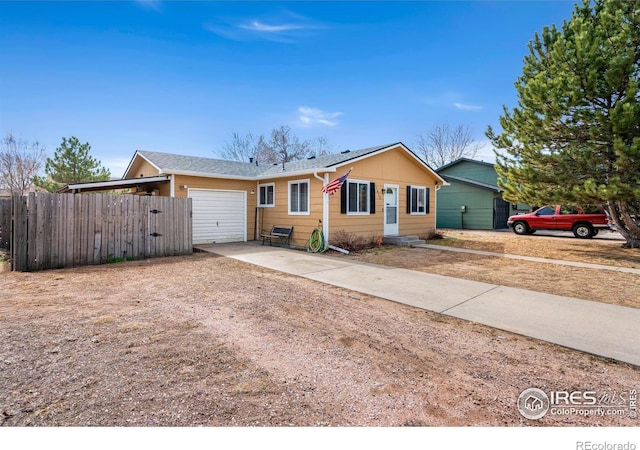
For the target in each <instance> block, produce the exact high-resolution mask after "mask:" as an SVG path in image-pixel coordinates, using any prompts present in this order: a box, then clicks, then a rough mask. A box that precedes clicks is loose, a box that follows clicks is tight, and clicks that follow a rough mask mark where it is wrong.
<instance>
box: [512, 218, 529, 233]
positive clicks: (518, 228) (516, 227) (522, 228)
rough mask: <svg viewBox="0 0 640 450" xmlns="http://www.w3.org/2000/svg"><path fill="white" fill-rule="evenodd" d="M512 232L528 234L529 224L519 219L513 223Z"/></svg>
mask: <svg viewBox="0 0 640 450" xmlns="http://www.w3.org/2000/svg"><path fill="white" fill-rule="evenodd" d="M513 232H514V233H515V234H528V233H529V225H527V222H523V221H521V220H519V221H518V222H516V223H514V224H513Z"/></svg>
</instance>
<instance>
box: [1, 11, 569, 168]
mask: <svg viewBox="0 0 640 450" xmlns="http://www.w3.org/2000/svg"><path fill="white" fill-rule="evenodd" d="M573 4H574V2H565V1H532V2H527V1H474V2H470V1H446V2H445V1H443V2H438V1H422V2H419V1H411V2H365V1H356V2H339V1H332V2H309V1H298V2H269V1H258V2H207V1H195V2H178V1H174V2H165V1H133V2H125V1H110V2H94V1H87V2H80V1H71V2H50V1H48V2H31V1H23V2H6V1H0V58H1V59H0V61H2V66H3V69H2V70H1V71H0V133H1V134H2V137H4V135H6V133H7V132H13V133H14V134H17V135H20V136H22V138H23V139H26V140H29V141H32V140H36V139H37V140H39V141H40V142H41V143H42V144H44V145H45V146H46V148H47V151H48V153H49V156H51V155H53V152H54V150H55V149H56V147H58V146H59V145H60V143H61V140H62V137H63V136H65V137H70V136H76V137H78V138H79V139H80V140H81V141H82V142H89V143H90V144H91V148H92V154H93V155H94V156H95V157H96V158H98V159H99V160H101V161H102V162H103V164H104V165H105V166H107V167H108V168H109V169H110V170H111V172H112V175H113V176H118V177H120V176H122V175H123V172H124V169H125V168H126V165H127V164H128V162H129V160H130V159H131V157H132V155H133V153H134V152H135V150H138V149H140V150H153V151H165V152H175V153H181V154H187V155H197V156H210V157H218V156H219V154H218V153H217V152H218V151H219V150H220V148H221V146H222V145H223V143H224V142H225V140H229V138H230V136H231V132H232V131H233V130H235V131H238V132H240V133H248V132H252V133H253V134H254V135H259V134H265V135H266V134H268V133H270V131H271V130H272V129H274V128H276V127H279V126H280V125H287V126H289V127H291V129H292V130H293V132H294V133H295V134H296V135H297V136H298V137H300V138H301V139H307V138H308V139H313V138H317V137H321V136H323V137H326V138H327V140H328V141H329V143H330V144H331V145H332V146H333V148H334V149H335V150H336V151H338V150H345V149H358V148H365V147H370V146H376V145H381V144H387V143H393V142H397V141H402V142H404V143H405V144H406V145H407V146H408V147H410V148H411V147H412V144H413V143H414V142H415V140H416V136H417V135H418V134H420V133H423V134H426V132H427V131H428V130H429V128H430V127H432V126H434V125H436V124H438V123H442V122H445V121H446V122H449V123H450V124H452V125H456V124H465V125H466V126H468V127H469V128H470V129H471V130H472V132H473V134H474V136H475V138H476V139H477V140H478V141H485V142H486V138H485V137H484V132H485V130H486V128H487V125H490V124H491V125H493V126H494V127H498V128H499V122H498V119H499V116H500V114H501V113H502V106H503V105H507V106H508V107H513V106H514V105H515V103H516V95H515V88H514V87H513V83H514V82H515V81H516V79H517V77H518V76H519V75H520V73H521V70H522V60H523V56H524V55H525V54H526V53H527V43H528V42H529V41H530V40H531V39H532V38H533V35H534V33H535V32H536V31H540V30H542V28H543V27H544V26H545V25H551V24H554V23H555V24H557V25H560V24H561V23H562V21H563V20H564V19H568V18H569V17H570V15H571V11H572V9H573ZM481 157H482V159H485V160H492V159H493V155H492V151H491V149H490V146H489V145H488V144H487V145H486V146H485V150H484V151H483V153H482V155H481Z"/></svg>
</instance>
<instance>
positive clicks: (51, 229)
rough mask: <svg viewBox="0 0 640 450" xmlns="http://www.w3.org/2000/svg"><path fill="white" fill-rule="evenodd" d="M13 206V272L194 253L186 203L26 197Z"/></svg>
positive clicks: (166, 199)
mask: <svg viewBox="0 0 640 450" xmlns="http://www.w3.org/2000/svg"><path fill="white" fill-rule="evenodd" d="M12 203H13V206H12V218H13V221H12V239H11V243H10V247H11V256H12V268H13V270H14V271H36V270H44V269H55V268H61V267H73V266H84V265H90V264H104V263H108V262H116V261H122V260H130V259H143V258H151V257H157V256H174V255H183V254H191V253H192V252H193V247H192V244H193V236H192V219H191V199H189V198H171V197H155V196H140V195H113V194H49V193H44V194H43V193H38V194H34V193H31V194H29V197H28V198H27V197H21V196H19V195H16V196H14V198H13V202H12ZM0 223H2V219H0Z"/></svg>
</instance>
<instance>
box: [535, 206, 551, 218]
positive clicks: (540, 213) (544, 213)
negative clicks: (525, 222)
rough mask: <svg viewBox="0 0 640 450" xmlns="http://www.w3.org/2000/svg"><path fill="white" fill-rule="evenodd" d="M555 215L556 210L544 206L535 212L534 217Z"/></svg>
mask: <svg viewBox="0 0 640 450" xmlns="http://www.w3.org/2000/svg"><path fill="white" fill-rule="evenodd" d="M555 213H556V209H555V208H552V207H550V206H545V207H544V208H540V209H539V210H537V211H536V216H553V215H555Z"/></svg>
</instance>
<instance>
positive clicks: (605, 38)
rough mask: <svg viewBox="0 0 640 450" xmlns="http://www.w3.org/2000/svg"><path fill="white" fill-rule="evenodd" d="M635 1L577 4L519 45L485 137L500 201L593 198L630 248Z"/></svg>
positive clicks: (637, 156)
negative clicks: (513, 74) (509, 84)
mask: <svg viewBox="0 0 640 450" xmlns="http://www.w3.org/2000/svg"><path fill="white" fill-rule="evenodd" d="M639 77H640V1H639V0H634V1H614V0H595V1H594V2H589V1H588V0H584V1H583V3H582V4H581V5H576V6H575V8H574V10H573V13H572V15H571V19H570V20H568V21H565V22H563V24H562V27H561V28H560V29H558V28H556V26H555V25H554V26H551V27H545V28H544V29H543V31H542V33H541V34H538V33H536V34H535V36H534V38H533V40H532V41H531V42H530V43H529V53H528V54H527V55H526V56H525V58H524V68H523V71H522V75H521V76H520V77H519V78H518V80H517V81H516V83H515V87H516V90H517V94H518V106H517V107H515V108H513V110H512V111H509V110H508V109H507V108H506V107H504V114H503V115H502V116H501V117H500V124H501V127H502V132H501V133H500V134H497V133H495V132H494V131H493V130H492V129H491V127H489V128H488V130H487V136H488V137H489V139H490V140H491V141H492V142H493V145H494V147H495V148H496V149H498V151H496V159H497V164H496V170H497V171H498V174H499V175H500V177H501V180H500V181H499V184H500V186H501V187H502V188H504V190H505V193H504V197H505V198H506V199H507V200H510V201H513V202H520V203H528V204H545V203H573V204H577V203H581V204H596V203H602V204H605V205H606V206H607V207H608V210H609V212H610V214H611V218H612V220H613V221H614V223H615V225H616V227H617V229H618V231H619V232H620V233H621V234H622V236H623V237H624V238H625V240H626V243H625V246H626V247H634V248H640V97H639V91H638V89H639V85H640V81H639Z"/></svg>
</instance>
